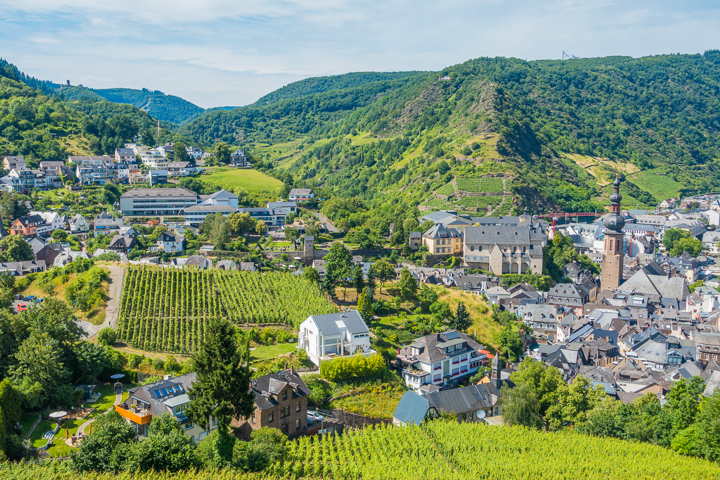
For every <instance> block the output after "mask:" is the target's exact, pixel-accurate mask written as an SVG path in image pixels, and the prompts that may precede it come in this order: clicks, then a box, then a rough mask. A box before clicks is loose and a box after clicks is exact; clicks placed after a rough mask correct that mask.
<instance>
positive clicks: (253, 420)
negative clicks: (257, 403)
mask: <svg viewBox="0 0 720 480" xmlns="http://www.w3.org/2000/svg"><path fill="white" fill-rule="evenodd" d="M250 423H255V414H254V413H253V414H252V417H250Z"/></svg>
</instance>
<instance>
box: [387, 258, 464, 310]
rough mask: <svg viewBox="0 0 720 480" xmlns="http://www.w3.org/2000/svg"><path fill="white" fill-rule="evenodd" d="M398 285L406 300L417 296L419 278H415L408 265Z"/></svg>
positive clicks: (401, 274) (401, 295)
mask: <svg viewBox="0 0 720 480" xmlns="http://www.w3.org/2000/svg"><path fill="white" fill-rule="evenodd" d="M398 287H399V288H400V297H401V298H403V299H404V300H412V299H413V298H415V293H417V288H418V284H417V280H415V277H413V276H412V274H411V273H410V270H408V269H407V268H406V267H403V269H402V270H401V271H400V280H398ZM431 308H432V307H431ZM451 315H452V314H451Z"/></svg>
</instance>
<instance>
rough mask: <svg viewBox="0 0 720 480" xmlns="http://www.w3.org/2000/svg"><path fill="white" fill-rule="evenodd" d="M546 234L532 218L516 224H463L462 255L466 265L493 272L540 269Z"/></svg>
mask: <svg viewBox="0 0 720 480" xmlns="http://www.w3.org/2000/svg"><path fill="white" fill-rule="evenodd" d="M547 238H548V237H547V234H546V233H545V232H544V230H543V228H542V227H541V226H540V225H539V224H538V223H535V222H533V221H527V222H524V223H518V224H517V225H482V226H479V227H466V228H465V244H464V247H463V258H464V260H465V264H466V265H467V266H468V267H470V268H482V269H483V270H486V271H492V272H493V273H495V274H496V275H501V274H506V273H527V272H531V273H535V274H541V273H542V266H543V247H544V246H545V244H546V243H547Z"/></svg>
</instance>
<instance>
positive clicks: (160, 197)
mask: <svg viewBox="0 0 720 480" xmlns="http://www.w3.org/2000/svg"><path fill="white" fill-rule="evenodd" d="M197 203H198V195H197V194H196V193H195V192H192V191H190V190H187V189H185V188H137V189H135V190H130V191H129V192H126V193H124V194H123V195H122V196H121V197H120V210H121V211H122V214H123V215H126V216H148V217H155V216H158V215H172V216H180V215H182V212H183V211H184V210H185V209H186V208H188V207H192V206H193V205H196V204H197Z"/></svg>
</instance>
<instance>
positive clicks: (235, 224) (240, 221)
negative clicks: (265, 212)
mask: <svg viewBox="0 0 720 480" xmlns="http://www.w3.org/2000/svg"><path fill="white" fill-rule="evenodd" d="M228 220H229V222H230V230H232V232H233V233H234V234H236V235H241V234H243V233H247V232H252V231H253V230H255V224H256V223H257V220H256V219H254V218H253V217H251V216H250V214H249V213H231V214H230V215H228Z"/></svg>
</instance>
